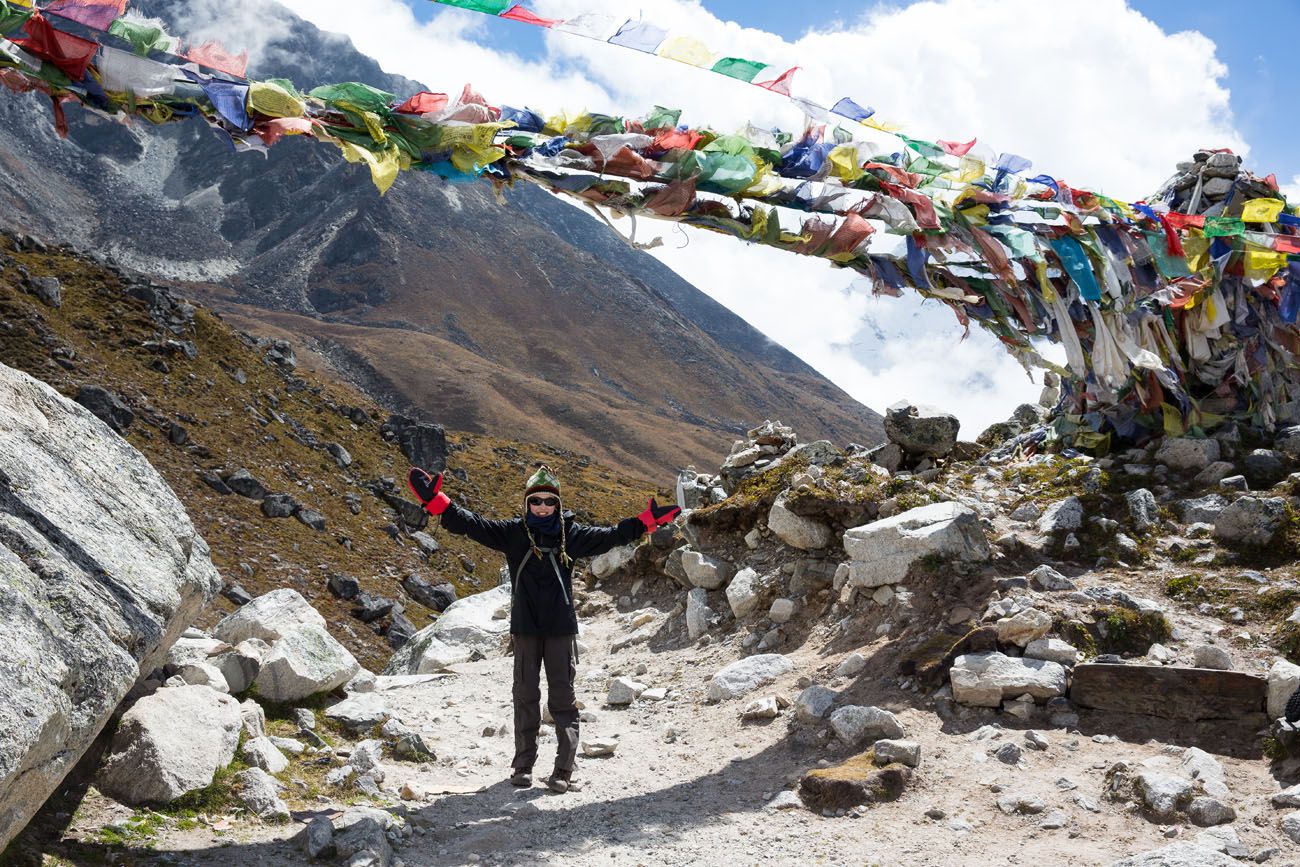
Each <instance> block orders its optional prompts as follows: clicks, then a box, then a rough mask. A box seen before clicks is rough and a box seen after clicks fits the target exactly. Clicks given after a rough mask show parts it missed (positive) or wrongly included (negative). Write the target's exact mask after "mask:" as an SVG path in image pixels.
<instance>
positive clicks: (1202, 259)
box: [1183, 230, 1210, 272]
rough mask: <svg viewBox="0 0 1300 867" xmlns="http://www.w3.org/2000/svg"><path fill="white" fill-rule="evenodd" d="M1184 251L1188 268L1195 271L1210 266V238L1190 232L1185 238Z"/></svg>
mask: <svg viewBox="0 0 1300 867" xmlns="http://www.w3.org/2000/svg"><path fill="white" fill-rule="evenodd" d="M1193 231H1195V230H1193ZM1183 253H1184V256H1185V258H1186V259H1187V267H1188V268H1190V269H1191V270H1192V271H1193V272H1197V271H1204V270H1205V269H1206V268H1208V267H1209V266H1210V239H1209V238H1206V237H1204V236H1203V235H1192V234H1188V235H1187V237H1185V238H1183Z"/></svg>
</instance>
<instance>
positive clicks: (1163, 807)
mask: <svg viewBox="0 0 1300 867" xmlns="http://www.w3.org/2000/svg"><path fill="white" fill-rule="evenodd" d="M1136 782H1137V793H1138V796H1139V797H1140V798H1141V799H1142V803H1143V804H1145V805H1146V806H1147V808H1148V809H1149V810H1150V811H1151V813H1152V814H1153V815H1155V816H1156V817H1157V818H1159V819H1171V818H1173V817H1174V816H1175V815H1176V814H1177V813H1178V812H1179V810H1180V809H1182V808H1184V807H1186V805H1187V804H1188V803H1189V802H1190V801H1191V797H1192V792H1193V790H1194V787H1193V785H1192V781H1191V780H1187V779H1184V778H1183V777H1178V776H1175V775H1173V774H1165V773H1161V772H1160V771H1157V770H1152V769H1147V770H1139V771H1138V773H1137V780H1136Z"/></svg>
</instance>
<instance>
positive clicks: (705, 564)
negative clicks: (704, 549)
mask: <svg viewBox="0 0 1300 867" xmlns="http://www.w3.org/2000/svg"><path fill="white" fill-rule="evenodd" d="M682 571H684V572H685V573H686V580H687V581H690V582H691V585H692V586H694V587H703V588H704V589H705V590H717V589H719V588H721V587H722V586H723V585H724V584H726V583H727V579H728V578H730V577H731V574H732V567H731V564H729V563H726V562H723V561H722V560H717V559H714V558H713V557H710V556H708V555H707V554H703V553H701V552H699V551H689V550H688V551H684V552H682Z"/></svg>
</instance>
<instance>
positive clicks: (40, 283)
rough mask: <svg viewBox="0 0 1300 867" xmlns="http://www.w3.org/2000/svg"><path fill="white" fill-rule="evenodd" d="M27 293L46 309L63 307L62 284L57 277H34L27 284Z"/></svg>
mask: <svg viewBox="0 0 1300 867" xmlns="http://www.w3.org/2000/svg"><path fill="white" fill-rule="evenodd" d="M27 291H29V292H31V293H32V294H33V295H35V296H36V297H37V298H39V299H40V300H41V303H42V304H45V305H46V306H47V307H62V306H63V284H62V283H60V282H59V278H58V277H35V278H33V279H32V280H30V281H28V283H27Z"/></svg>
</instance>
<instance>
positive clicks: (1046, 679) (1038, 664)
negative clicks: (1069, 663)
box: [948, 653, 1066, 707]
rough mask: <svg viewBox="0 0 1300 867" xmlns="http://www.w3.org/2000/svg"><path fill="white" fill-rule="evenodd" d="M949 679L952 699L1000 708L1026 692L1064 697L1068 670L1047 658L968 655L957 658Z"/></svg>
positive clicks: (1041, 697)
mask: <svg viewBox="0 0 1300 867" xmlns="http://www.w3.org/2000/svg"><path fill="white" fill-rule="evenodd" d="M948 676H949V679H950V681H951V682H952V694H953V699H954V700H955V701H957V702H960V703H961V704H969V705H975V706H978V707H997V706H998V705H1000V704H1001V703H1002V699H1004V698H1015V697H1018V696H1020V695H1023V694H1026V693H1028V694H1029V695H1032V696H1033V697H1034V698H1036V699H1039V700H1043V699H1049V698H1055V697H1056V696H1058V695H1064V694H1065V684H1066V673H1065V668H1064V667H1062V666H1061V665H1060V664H1059V663H1055V662H1049V661H1048V660H1045V659H1023V658H1015V657H1009V656H1004V655H1003V654H1001V653H967V654H963V655H962V656H959V657H957V659H956V661H955V662H954V663H953V666H952V668H951V670H950V671H949V673H948Z"/></svg>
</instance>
